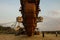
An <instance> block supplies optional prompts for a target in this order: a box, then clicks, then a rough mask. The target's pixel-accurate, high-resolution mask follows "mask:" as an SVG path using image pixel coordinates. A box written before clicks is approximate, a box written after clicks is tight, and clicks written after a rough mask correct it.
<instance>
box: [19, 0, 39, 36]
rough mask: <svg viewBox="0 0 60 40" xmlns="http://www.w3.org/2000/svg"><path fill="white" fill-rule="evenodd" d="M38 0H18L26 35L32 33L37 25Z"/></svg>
mask: <svg viewBox="0 0 60 40" xmlns="http://www.w3.org/2000/svg"><path fill="white" fill-rule="evenodd" d="M39 1H40V0H20V4H21V7H20V8H21V10H19V11H21V14H22V17H23V25H24V27H25V30H26V32H27V35H28V36H32V35H33V34H34V31H35V28H36V27H37V16H38V13H39V10H38V9H39Z"/></svg>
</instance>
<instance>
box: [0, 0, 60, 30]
mask: <svg viewBox="0 0 60 40" xmlns="http://www.w3.org/2000/svg"><path fill="white" fill-rule="evenodd" d="M39 6H40V9H41V12H40V13H39V16H43V17H44V20H43V22H41V23H38V27H39V28H40V30H60V0H41V1H40V5H39ZM19 7H20V1H19V0H0V23H7V22H13V21H15V18H16V17H17V16H19V15H20V16H21V14H20V12H19Z"/></svg>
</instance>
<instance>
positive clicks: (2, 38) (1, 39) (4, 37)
mask: <svg viewBox="0 0 60 40" xmlns="http://www.w3.org/2000/svg"><path fill="white" fill-rule="evenodd" d="M0 40H60V36H58V37H56V36H55V35H46V36H45V37H44V38H43V37H42V36H41V35H39V36H38V35H37V36H36V35H35V36H32V37H27V36H26V35H19V36H15V35H14V34H0Z"/></svg>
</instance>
